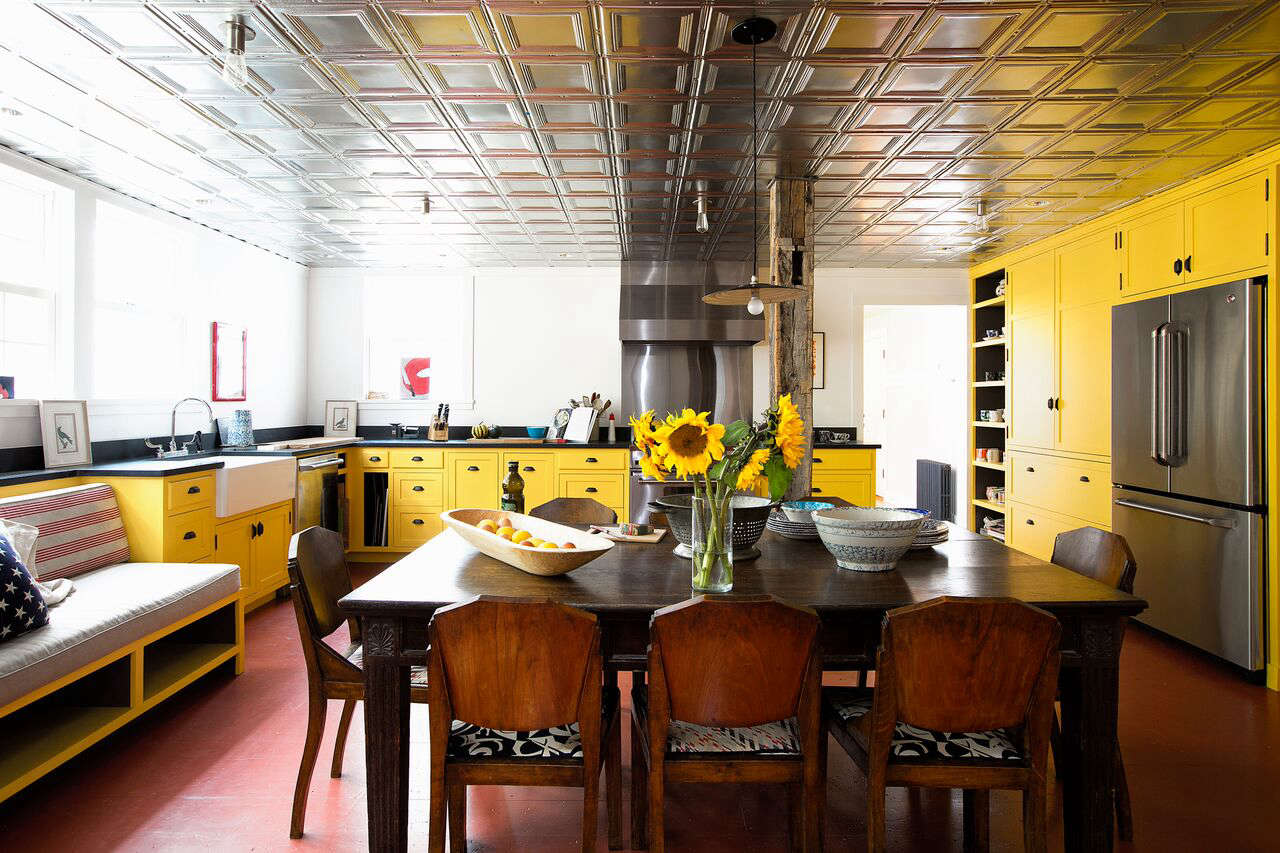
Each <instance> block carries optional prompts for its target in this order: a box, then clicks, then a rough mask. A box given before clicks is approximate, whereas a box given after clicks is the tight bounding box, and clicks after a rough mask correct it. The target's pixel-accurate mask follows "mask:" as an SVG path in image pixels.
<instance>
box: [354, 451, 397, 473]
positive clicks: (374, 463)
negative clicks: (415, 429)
mask: <svg viewBox="0 0 1280 853" xmlns="http://www.w3.org/2000/svg"><path fill="white" fill-rule="evenodd" d="M357 453H358V455H359V457H360V465H361V466H362V467H364V468H386V467H387V464H388V462H387V460H388V459H390V456H391V454H390V452H389V451H388V450H387V449H386V448H385V447H362V448H360V449H359V451H358V452H357Z"/></svg>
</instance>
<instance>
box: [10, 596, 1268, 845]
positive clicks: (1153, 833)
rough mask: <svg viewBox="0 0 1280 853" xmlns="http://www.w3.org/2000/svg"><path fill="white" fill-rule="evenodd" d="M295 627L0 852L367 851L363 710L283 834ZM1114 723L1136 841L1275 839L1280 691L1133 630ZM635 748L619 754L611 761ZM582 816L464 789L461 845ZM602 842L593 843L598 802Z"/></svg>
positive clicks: (773, 816) (782, 820)
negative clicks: (342, 759)
mask: <svg viewBox="0 0 1280 853" xmlns="http://www.w3.org/2000/svg"><path fill="white" fill-rule="evenodd" d="M296 631H297V628H296V624H295V622H294V616H293V611H292V607H291V605H290V604H289V603H288V602H276V603H273V604H271V605H268V606H266V607H264V608H262V609H260V610H258V611H256V612H254V613H252V614H250V616H249V619H248V628H247V638H248V665H247V667H246V671H245V673H244V675H242V676H240V677H239V678H227V677H217V676H215V677H212V678H209V679H206V680H204V681H203V682H201V683H197V684H195V685H192V686H191V687H190V688H188V689H187V690H186V691H184V693H183V694H181V695H179V696H177V697H175V698H174V699H172V700H170V701H169V702H168V703H167V704H166V705H163V706H161V707H160V708H157V709H156V710H154V711H152V712H151V713H150V714H149V715H148V716H146V717H143V718H142V719H140V720H138V721H136V722H134V723H133V724H131V725H130V726H128V727H126V728H125V729H124V730H122V731H121V732H118V733H117V734H116V735H115V736H113V737H111V738H108V740H107V741H106V742H104V743H102V744H99V745H98V746H97V747H95V748H94V749H93V750H90V751H89V752H88V753H86V754H84V755H82V756H80V757H79V758H77V759H76V760H74V761H72V762H71V763H70V764H69V765H66V766H64V767H63V768H61V769H60V770H58V771H56V772H55V773H53V774H52V775H50V776H48V777H46V778H45V779H43V780H41V781H40V782H39V783H37V784H36V785H34V786H32V787H31V788H28V789H27V790H26V791H23V792H22V793H20V794H19V795H17V796H16V797H14V798H12V799H10V800H9V801H8V802H6V803H3V804H0V849H2V850H13V851H28V853H37V851H73V850H74V851H77V853H92V851H106V850H127V851H149V850H173V851H191V850H200V851H208V852H209V853H213V851H254V850H325V851H334V850H341V851H346V850H363V849H365V848H366V844H365V813H364V756H363V737H364V732H363V726H362V721H361V715H360V714H358V713H357V715H356V722H355V724H354V725H353V726H352V731H351V739H350V742H349V745H348V750H347V761H346V770H345V773H344V775H343V777H342V778H341V779H330V778H329V777H328V761H329V758H328V755H329V750H330V749H331V745H332V737H333V729H334V728H335V727H336V725H337V704H336V703H334V705H333V708H332V712H331V714H330V717H329V726H330V727H329V730H328V731H327V732H326V738H325V741H324V745H323V746H322V748H321V749H322V752H321V758H320V761H319V762H318V766H317V768H316V775H315V779H314V781H313V783H312V787H311V802H310V806H309V809H308V814H307V835H306V837H305V838H303V839H302V840H300V841H295V842H291V841H290V840H289V838H288V827H289V808H290V797H291V794H292V791H293V783H294V778H295V774H296V772H297V766H298V757H299V754H300V750H301V748H302V738H303V732H304V730H305V720H306V693H305V680H306V678H305V672H304V669H303V664H302V655H301V651H300V649H299V646H298V640H297V634H296ZM624 692H625V691H624ZM413 725H414V734H415V736H416V740H415V747H414V750H413V782H412V797H413V799H412V802H411V803H410V812H411V829H410V848H411V849H414V850H424V849H425V848H426V830H427V826H426V811H427V807H426V797H427V765H426V743H425V738H426V712H425V710H424V709H422V708H415V709H414V716H413ZM1120 727H1121V738H1122V744H1123V746H1124V751H1125V758H1126V762H1127V765H1128V770H1129V779H1130V785H1131V790H1132V795H1133V803H1134V819H1135V823H1136V844H1135V845H1133V847H1132V848H1130V849H1139V850H1159V851H1166V850H1214V851H1218V850H1233V851H1235V850H1276V849H1277V848H1278V847H1280V807H1278V806H1280V694H1275V693H1271V692H1269V691H1267V690H1265V689H1263V688H1260V687H1257V686H1255V685H1251V684H1246V683H1244V682H1243V681H1242V680H1241V679H1240V678H1239V677H1238V676H1237V675H1235V674H1234V673H1232V672H1229V671H1227V670H1225V669H1223V668H1221V667H1219V666H1217V665H1216V664H1214V663H1212V662H1210V661H1208V660H1206V659H1204V658H1202V657H1200V656H1198V655H1195V654H1193V653H1190V652H1188V651H1186V650H1184V649H1182V648H1179V647H1177V646H1174V645H1173V644H1171V643H1169V642H1167V641H1165V640H1163V639H1161V638H1158V637H1156V636H1153V635H1151V634H1148V633H1146V632H1144V631H1141V630H1132V631H1130V632H1129V635H1128V637H1127V640H1126V643H1125V651H1124V662H1123V671H1122V695H1121V718H1120ZM629 754H630V753H629V747H627V746H625V745H624V748H623V755H624V756H629ZM624 782H625V780H624ZM863 790H864V789H863V783H862V777H861V774H860V773H859V772H858V770H857V769H856V768H855V767H854V766H853V764H852V763H851V762H850V760H849V759H848V758H847V757H846V756H845V755H844V754H843V753H842V752H841V751H840V750H839V748H837V747H834V746H833V748H832V749H831V763H830V767H829V784H828V815H827V849H828V850H859V849H862V848H863V844H864V837H863V820H862V815H863V807H862V804H861V798H862V796H863ZM625 799H626V798H625V797H624V801H625ZM783 802H784V801H783V799H782V797H781V792H780V791H775V790H770V789H768V788H763V787H747V786H677V787H675V789H674V790H672V791H669V794H668V799H667V839H668V845H669V847H670V849H672V850H673V851H678V850H696V851H734V853H742V851H744V850H748V851H750V853H766V851H775V850H776V851H782V850H785V849H787V845H786V840H785V839H786V836H785V833H786V826H787V820H786V812H785V810H784V807H783ZM992 803H993V807H992V812H993V813H992V848H993V849H995V850H1019V849H1020V848H1021V824H1020V814H1021V810H1020V805H1019V800H1018V796H1017V795H1016V794H1011V793H1010V794H1004V793H997V794H996V795H994V796H993V799H992ZM580 816H581V797H580V795H579V794H578V793H577V792H576V791H573V790H569V789H546V788H544V789H515V788H473V789H472V791H471V796H470V801H469V825H468V834H469V838H470V847H469V849H470V850H471V851H473V853H480V851H486V853H487V851H508V850H510V851H515V850H519V851H564V850H572V849H576V848H577V846H578V837H579V836H578V825H579V824H578V822H579V820H580ZM627 819H628V820H629V817H628V818H627ZM1051 821H1052V826H1053V833H1054V837H1053V839H1052V841H1051V849H1061V845H1062V842H1061V833H1062V827H1061V818H1060V814H1059V813H1058V810H1057V807H1056V805H1055V806H1053V812H1052V815H1051ZM888 836H889V846H890V848H891V849H892V850H895V851H906V850H912V851H936V850H940V849H954V850H959V849H960V805H959V795H958V794H956V795H954V796H953V795H949V794H948V793H946V792H910V793H909V792H907V791H905V790H896V791H891V792H890V794H889V825H888ZM599 838H600V846H599V849H600V850H604V849H605V835H604V815H603V809H602V810H601V817H600V836H599ZM1121 849H1125V848H1123V847H1122V848H1121Z"/></svg>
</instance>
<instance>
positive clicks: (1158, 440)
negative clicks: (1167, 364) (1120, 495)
mask: <svg viewBox="0 0 1280 853" xmlns="http://www.w3.org/2000/svg"><path fill="white" fill-rule="evenodd" d="M1168 325H1169V324H1168V323H1161V324H1160V325H1159V326H1156V327H1155V328H1154V329H1152V330H1151V458H1152V459H1154V460H1155V461H1156V463H1157V464H1159V465H1167V464H1169V463H1168V462H1167V461H1166V460H1165V457H1164V454H1163V452H1162V451H1163V448H1164V442H1163V432H1164V430H1163V428H1162V426H1161V425H1162V424H1163V422H1164V406H1163V402H1164V401H1163V396H1164V395H1163V394H1162V393H1161V390H1162V386H1163V384H1164V383H1163V382H1162V381H1161V370H1160V367H1161V364H1160V362H1161V356H1162V355H1163V348H1164V347H1163V341H1164V333H1165V327H1167V326H1168Z"/></svg>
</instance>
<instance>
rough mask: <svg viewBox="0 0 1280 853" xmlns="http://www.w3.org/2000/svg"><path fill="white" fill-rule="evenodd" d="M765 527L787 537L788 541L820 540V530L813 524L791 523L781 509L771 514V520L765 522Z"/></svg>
mask: <svg viewBox="0 0 1280 853" xmlns="http://www.w3.org/2000/svg"><path fill="white" fill-rule="evenodd" d="M764 526H765V527H767V528H768V529H770V530H772V531H773V532H774V533H776V534H778V535H779V536H785V537H787V538H788V539H817V538H818V528H817V527H816V526H815V525H814V524H813V522H808V523H805V522H803V521H791V520H790V519H789V518H787V517H786V516H785V515H784V514H783V513H782V510H780V509H775V510H774V511H773V512H771V513H769V520H768V521H766V522H765V524H764Z"/></svg>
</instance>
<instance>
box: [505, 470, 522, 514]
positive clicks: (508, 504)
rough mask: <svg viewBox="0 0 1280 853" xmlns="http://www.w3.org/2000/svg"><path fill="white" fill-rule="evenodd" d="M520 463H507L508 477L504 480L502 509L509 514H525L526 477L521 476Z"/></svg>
mask: <svg viewBox="0 0 1280 853" xmlns="http://www.w3.org/2000/svg"><path fill="white" fill-rule="evenodd" d="M519 465H520V463H519V462H508V463H507V476H505V477H503V478H502V508H503V509H504V510H506V511H507V512H518V513H522V514H523V513H524V477H521V476H520V472H519V470H517V469H518V468H519Z"/></svg>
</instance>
